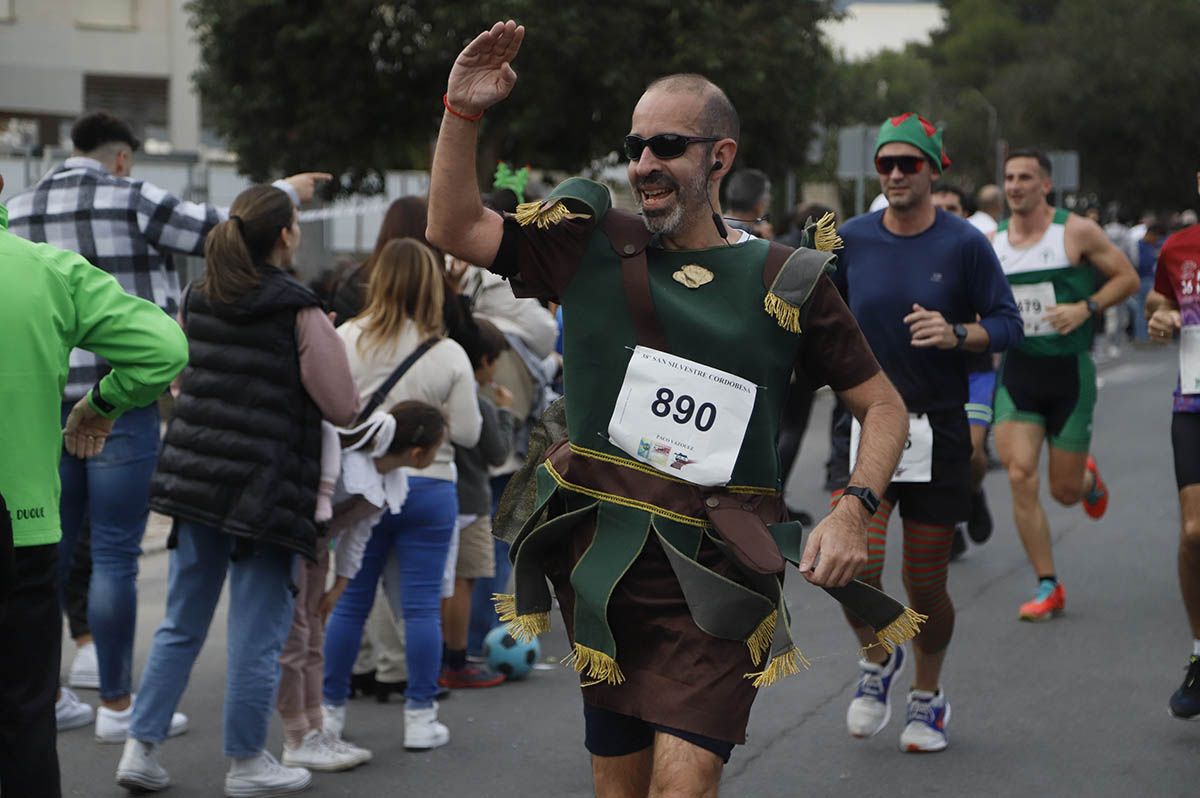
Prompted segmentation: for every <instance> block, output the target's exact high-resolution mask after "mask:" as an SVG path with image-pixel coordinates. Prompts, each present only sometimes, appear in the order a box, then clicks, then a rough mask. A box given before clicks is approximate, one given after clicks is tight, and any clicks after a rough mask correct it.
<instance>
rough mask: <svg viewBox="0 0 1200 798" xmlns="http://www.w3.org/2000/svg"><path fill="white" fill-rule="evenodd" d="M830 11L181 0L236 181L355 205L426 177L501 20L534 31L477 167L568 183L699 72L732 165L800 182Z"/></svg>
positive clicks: (488, 123)
mask: <svg viewBox="0 0 1200 798" xmlns="http://www.w3.org/2000/svg"><path fill="white" fill-rule="evenodd" d="M832 5H833V4H832V2H830V0H799V1H796V0H792V1H791V2H761V1H760V2H755V1H754V0H747V1H746V2H730V1H728V0H720V1H718V0H696V2H693V3H690V4H688V6H687V7H686V8H683V7H680V6H679V5H678V4H677V3H675V2H673V0H644V1H643V2H639V3H631V2H623V1H621V0H618V2H614V3H601V4H595V5H593V6H590V7H588V8H587V9H586V11H585V10H583V9H581V7H580V6H579V5H577V4H571V3H562V2H557V1H552V0H510V2H499V1H498V0H482V1H481V2H465V0H441V1H440V2H436V1H434V0H410V2H403V3H380V2H371V1H370V0H345V2H342V3H339V4H331V3H325V2H320V1H319V0H192V2H191V3H190V4H189V9H190V11H191V12H192V14H193V21H194V26H195V28H196V31H197V33H198V37H199V42H200V48H201V61H202V64H203V66H202V69H201V71H200V73H199V74H198V76H197V83H198V85H199V87H200V89H201V91H202V93H203V96H204V98H205V105H206V109H207V110H208V112H209V113H210V114H211V115H212V118H213V119H214V120H215V122H216V125H217V129H218V131H219V132H220V133H221V134H222V135H223V136H225V138H226V140H227V141H228V142H229V146H230V148H231V149H232V150H233V151H234V152H236V153H237V155H238V158H239V162H240V164H241V168H242V169H243V170H244V171H245V172H246V173H247V174H249V175H250V176H252V177H253V178H255V179H262V178H265V177H266V176H267V175H269V174H271V173H278V172H283V171H288V170H290V169H298V168H314V167H320V168H324V169H328V170H330V171H334V172H336V173H338V174H339V175H341V176H342V190H344V191H349V190H359V189H364V188H365V189H368V190H369V189H371V188H373V187H375V188H377V187H379V185H380V181H379V176H380V174H381V173H382V172H383V171H384V170H386V169H394V168H406V167H407V168H424V167H426V166H427V165H428V162H429V153H430V144H431V142H432V140H433V137H434V136H435V135H436V130H437V127H436V126H437V123H438V121H439V120H440V118H441V107H440V102H439V100H440V98H439V95H440V94H441V93H442V91H443V90H444V86H445V80H446V74H447V73H448V71H449V69H450V65H451V63H452V62H453V60H454V57H455V56H456V55H457V54H458V52H459V50H460V49H461V48H462V46H463V45H464V44H465V43H466V42H467V41H469V39H470V38H471V37H472V36H474V35H475V34H476V33H477V32H478V31H479V30H481V29H482V28H483V27H484V26H485V25H488V24H490V23H491V22H493V21H495V20H496V19H501V18H505V17H512V18H515V19H517V20H518V21H522V22H528V23H529V25H528V31H527V35H526V40H525V44H524V46H523V47H522V50H521V54H520V56H519V57H518V59H517V63H516V64H514V67H515V68H516V70H517V72H518V73H519V75H520V79H519V81H518V83H517V88H516V90H515V91H514V94H513V97H512V98H511V100H510V101H509V102H506V103H503V104H501V105H500V106H497V107H496V108H495V109H493V110H492V111H490V112H489V113H488V115H487V117H486V118H485V121H484V123H483V124H482V126H481V135H482V137H483V149H484V151H485V152H490V153H493V154H495V155H496V156H500V157H504V158H508V159H511V160H514V161H516V162H517V163H526V162H528V163H533V164H536V165H537V166H540V167H545V168H554V169H561V170H565V171H578V170H580V169H582V168H583V167H585V166H586V165H587V164H588V163H590V162H591V161H592V160H593V159H596V158H598V157H603V156H605V155H606V154H608V153H610V152H612V151H615V150H617V149H618V148H619V144H620V141H621V138H622V137H623V136H624V135H625V133H627V132H628V125H629V114H630V112H631V111H632V108H633V105H634V103H635V102H636V100H637V97H638V96H639V95H640V93H641V91H642V90H643V89H644V87H645V86H646V84H647V83H649V82H650V81H651V80H652V79H654V78H656V77H659V76H661V75H664V74H669V73H671V72H682V71H697V72H701V73H703V74H705V75H707V76H708V77H710V78H711V79H712V80H714V81H715V82H716V83H717V84H718V85H720V86H722V87H723V88H724V89H725V90H726V92H727V93H728V94H729V95H730V97H731V99H732V100H733V102H734V104H735V105H736V106H737V107H738V110H739V112H740V113H741V116H742V123H743V124H742V130H743V136H742V138H743V142H744V146H743V150H742V155H741V156H740V157H739V162H740V163H741V164H743V165H753V166H756V167H758V168H762V169H765V170H767V171H769V172H772V173H775V174H780V173H782V172H783V171H785V170H787V169H791V168H796V167H800V166H802V165H803V164H804V158H805V151H806V148H807V145H808V141H809V139H810V137H811V131H812V128H813V123H814V122H816V121H818V120H819V119H820V116H821V108H822V105H823V103H824V102H826V101H827V98H828V96H829V78H830V76H831V74H832V64H833V58H832V55H831V54H830V52H829V50H828V48H827V47H826V46H825V44H824V43H823V42H822V40H821V38H820V36H819V34H818V33H817V30H816V26H817V23H818V22H819V21H821V20H822V19H825V18H827V17H829V16H831V15H832V14H833V10H832ZM264 37H269V38H270V40H271V41H272V42H273V45H274V46H273V47H272V48H271V49H270V50H265V48H263V47H262V46H261V43H262V40H263V38H264ZM481 169H484V170H489V171H490V165H488V166H484V165H482V164H481Z"/></svg>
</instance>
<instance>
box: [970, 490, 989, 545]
mask: <svg viewBox="0 0 1200 798" xmlns="http://www.w3.org/2000/svg"><path fill="white" fill-rule="evenodd" d="M967 534H968V535H970V536H971V541H972V542H973V543H986V542H987V540H988V538H990V537H991V536H992V512H991V510H989V509H988V505H987V496H986V495H985V494H984V492H983V491H982V490H978V491H975V493H973V494H971V517H970V520H968V521H967Z"/></svg>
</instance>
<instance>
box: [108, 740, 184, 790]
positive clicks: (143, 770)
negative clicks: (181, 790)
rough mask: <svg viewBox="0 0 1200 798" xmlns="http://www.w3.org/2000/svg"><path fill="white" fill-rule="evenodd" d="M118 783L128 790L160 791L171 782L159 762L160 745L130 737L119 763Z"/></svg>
mask: <svg viewBox="0 0 1200 798" xmlns="http://www.w3.org/2000/svg"><path fill="white" fill-rule="evenodd" d="M117 784H120V785H121V786H122V787H124V788H125V789H127V790H131V791H142V792H158V791H159V790H163V789H166V788H167V787H168V786H169V785H170V784H171V778H170V777H169V776H168V775H167V771H166V769H165V768H164V767H163V766H162V765H160V764H159V763H158V746H157V745H155V744H154V743H144V742H142V741H141V740H134V739H133V738H129V739H128V740H126V741H125V752H124V753H122V754H121V761H120V763H118V764H117Z"/></svg>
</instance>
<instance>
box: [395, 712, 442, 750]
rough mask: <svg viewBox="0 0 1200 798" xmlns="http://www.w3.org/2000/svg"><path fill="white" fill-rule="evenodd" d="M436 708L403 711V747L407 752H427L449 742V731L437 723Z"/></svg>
mask: <svg viewBox="0 0 1200 798" xmlns="http://www.w3.org/2000/svg"><path fill="white" fill-rule="evenodd" d="M437 712H438V706H437V702H434V704H433V706H431V707H429V708H428V709H406V710H404V747H405V748H406V749H407V750H409V751H427V750H429V749H430V748H438V747H440V746H443V745H445V744H446V743H448V742H450V730H449V729H447V728H446V725H445V724H443V723H438V719H437Z"/></svg>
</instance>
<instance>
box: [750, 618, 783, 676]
mask: <svg viewBox="0 0 1200 798" xmlns="http://www.w3.org/2000/svg"><path fill="white" fill-rule="evenodd" d="M778 618H779V610H772V611H771V614H770V615H768V616H767V617H766V618H763V619H762V623H760V624H759V625H758V628H757V629H755V630H754V634H752V635H750V637H749V638H747V639H746V647H747V648H749V649H750V661H751V662H753V663H754V664H755V665H761V664H762V661H763V658H764V657H766V656H767V652H769V651H770V650H771V640H772V638H774V637H775V623H776V621H777V620H778Z"/></svg>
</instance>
